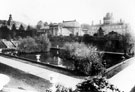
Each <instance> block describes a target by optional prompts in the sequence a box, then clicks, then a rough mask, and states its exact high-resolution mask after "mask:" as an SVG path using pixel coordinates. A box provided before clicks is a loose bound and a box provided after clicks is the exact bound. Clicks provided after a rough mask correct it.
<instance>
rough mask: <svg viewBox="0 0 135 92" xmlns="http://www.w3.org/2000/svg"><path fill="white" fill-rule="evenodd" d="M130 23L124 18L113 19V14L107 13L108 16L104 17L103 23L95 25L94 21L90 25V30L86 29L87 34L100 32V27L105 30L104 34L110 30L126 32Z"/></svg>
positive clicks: (120, 32)
mask: <svg viewBox="0 0 135 92" xmlns="http://www.w3.org/2000/svg"><path fill="white" fill-rule="evenodd" d="M128 27H129V25H128V24H126V23H124V22H123V21H122V20H120V21H119V22H114V21H113V14H111V13H107V14H106V16H105V17H104V18H103V23H101V21H100V23H99V24H96V25H94V24H93V23H92V24H91V25H90V29H89V30H85V33H86V34H89V35H91V36H93V35H94V34H95V33H97V32H98V30H99V29H101V28H102V30H103V31H104V35H106V34H108V33H109V32H112V31H114V32H117V33H119V34H125V33H126V32H127V31H128Z"/></svg>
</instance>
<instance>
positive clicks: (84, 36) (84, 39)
mask: <svg viewBox="0 0 135 92" xmlns="http://www.w3.org/2000/svg"><path fill="white" fill-rule="evenodd" d="M83 42H84V43H85V44H88V43H90V36H89V35H88V34H84V35H83Z"/></svg>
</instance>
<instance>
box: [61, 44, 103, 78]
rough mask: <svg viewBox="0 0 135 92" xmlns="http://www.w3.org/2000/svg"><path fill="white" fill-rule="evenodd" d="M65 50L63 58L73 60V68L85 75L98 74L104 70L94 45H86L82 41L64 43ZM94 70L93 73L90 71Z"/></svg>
mask: <svg viewBox="0 0 135 92" xmlns="http://www.w3.org/2000/svg"><path fill="white" fill-rule="evenodd" d="M63 48H64V49H65V50H66V54H67V55H65V58H67V57H70V58H72V59H73V60H74V66H75V70H76V71H79V72H81V73H84V74H86V75H94V74H96V75H98V74H100V73H101V72H102V71H104V67H103V65H102V63H101V62H102V57H101V55H100V54H99V53H97V48H96V47H94V46H89V47H88V46H86V45H85V44H84V43H77V42H76V43H66V44H65V45H64V47H63ZM92 72H94V73H92Z"/></svg>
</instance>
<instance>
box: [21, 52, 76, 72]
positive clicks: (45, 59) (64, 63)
mask: <svg viewBox="0 0 135 92" xmlns="http://www.w3.org/2000/svg"><path fill="white" fill-rule="evenodd" d="M20 57H24V58H28V59H31V60H34V61H36V62H41V63H45V64H50V65H54V66H58V67H62V68H66V69H70V70H73V69H74V65H73V61H69V60H65V59H62V58H60V57H59V51H51V52H49V53H38V54H22V55H20Z"/></svg>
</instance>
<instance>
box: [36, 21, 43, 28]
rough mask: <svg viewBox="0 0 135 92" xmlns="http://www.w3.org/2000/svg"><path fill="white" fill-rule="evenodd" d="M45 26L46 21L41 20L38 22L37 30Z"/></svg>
mask: <svg viewBox="0 0 135 92" xmlns="http://www.w3.org/2000/svg"><path fill="white" fill-rule="evenodd" d="M43 26H44V23H43V22H42V21H41V20H40V21H39V22H38V23H37V26H36V28H37V30H39V29H40V28H42V27H43Z"/></svg>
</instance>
